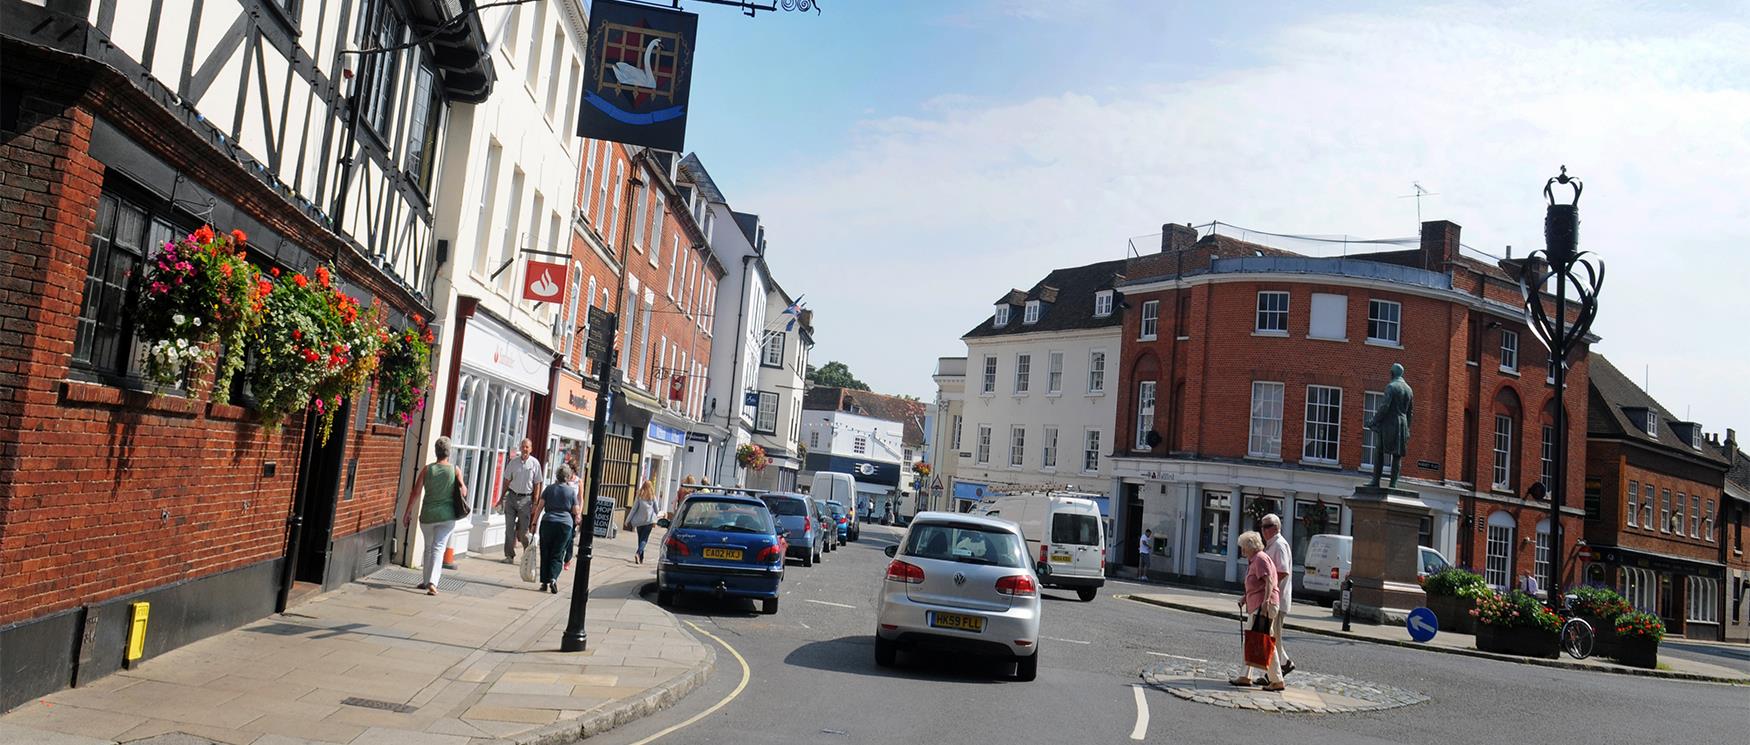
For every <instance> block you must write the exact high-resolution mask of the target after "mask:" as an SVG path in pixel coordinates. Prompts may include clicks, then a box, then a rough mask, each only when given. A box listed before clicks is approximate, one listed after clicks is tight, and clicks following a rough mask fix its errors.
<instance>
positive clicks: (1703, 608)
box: [1683, 577, 1720, 623]
mask: <svg viewBox="0 0 1750 745" xmlns="http://www.w3.org/2000/svg"><path fill="white" fill-rule="evenodd" d="M1687 606H1688V607H1687V609H1686V611H1685V613H1684V614H1683V615H1684V618H1686V619H1687V620H1690V621H1695V622H1698V623H1719V622H1720V581H1719V580H1717V579H1709V578H1707V577H1690V578H1689V601H1688V603H1687Z"/></svg>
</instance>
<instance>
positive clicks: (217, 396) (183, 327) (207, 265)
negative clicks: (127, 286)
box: [137, 225, 262, 404]
mask: <svg viewBox="0 0 1750 745" xmlns="http://www.w3.org/2000/svg"><path fill="white" fill-rule="evenodd" d="M247 240H248V237H247V236H245V235H244V234H243V231H241V230H233V231H231V233H230V234H229V235H219V234H217V233H214V232H213V229H212V227H211V226H206V225H203V226H201V227H200V229H198V230H196V231H194V232H193V233H191V234H189V235H188V236H187V237H184V238H182V239H180V240H176V241H170V242H166V243H165V244H164V245H163V246H162V247H160V248H159V250H158V253H157V254H156V255H154V257H153V260H152V261H151V262H149V263H148V264H147V267H146V274H145V276H144V277H143V287H144V288H145V289H144V292H143V293H141V295H140V300H139V306H138V309H137V310H138V313H139V318H138V325H137V329H138V334H139V338H140V340H141V342H142V343H144V344H145V346H146V361H145V370H144V372H145V374H146V377H147V379H149V380H150V381H152V382H153V383H154V384H155V385H156V386H157V387H158V389H159V390H160V391H162V389H163V388H166V387H169V386H174V385H177V384H179V383H182V382H184V381H185V380H188V379H190V378H199V377H201V376H202V375H204V374H205V373H206V372H207V371H208V370H209V369H212V368H213V367H214V363H215V362H216V363H217V365H216V367H217V377H216V378H215V380H214V384H213V401H214V402H216V403H221V404H222V403H227V402H228V401H229V400H230V393H231V378H232V376H234V375H235V374H236V373H237V371H238V370H240V369H242V367H243V361H244V358H245V355H246V354H247V351H246V347H247V342H248V339H249V334H250V332H251V331H253V330H254V329H255V327H256V325H257V324H258V323H259V322H260V317H261V312H262V297H261V294H260V291H259V287H258V285H257V282H258V277H259V275H260V272H259V271H257V270H256V268H255V267H254V266H253V265H251V264H250V263H249V261H248V259H247V258H246V257H245V255H244V252H243V245H244V243H245V242H246V241H247ZM215 342H217V343H218V345H219V347H220V350H215V349H214V348H213V346H214V343H215ZM221 350H222V354H221V353H220V352H221Z"/></svg>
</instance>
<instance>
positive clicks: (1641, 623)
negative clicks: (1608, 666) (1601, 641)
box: [1610, 611, 1665, 668]
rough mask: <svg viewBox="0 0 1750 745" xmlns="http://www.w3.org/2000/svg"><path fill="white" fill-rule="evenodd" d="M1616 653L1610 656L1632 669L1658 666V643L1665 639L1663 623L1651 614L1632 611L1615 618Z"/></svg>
mask: <svg viewBox="0 0 1750 745" xmlns="http://www.w3.org/2000/svg"><path fill="white" fill-rule="evenodd" d="M1615 630H1616V651H1615V652H1613V653H1612V654H1611V655H1610V656H1611V657H1613V658H1615V659H1616V661H1617V662H1621V663H1622V664H1624V665H1631V666H1634V667H1645V668H1655V667H1658V666H1659V642H1660V641H1662V640H1663V639H1664V638H1665V622H1664V621H1660V620H1659V617H1658V616H1655V615H1653V614H1651V613H1642V612H1640V611H1633V612H1629V613H1624V614H1622V615H1620V616H1617V617H1616V625H1615Z"/></svg>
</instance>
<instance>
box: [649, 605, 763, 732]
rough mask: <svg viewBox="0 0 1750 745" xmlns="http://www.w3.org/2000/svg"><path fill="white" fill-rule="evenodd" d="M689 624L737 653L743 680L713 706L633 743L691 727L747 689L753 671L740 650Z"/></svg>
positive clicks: (694, 624)
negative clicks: (749, 668)
mask: <svg viewBox="0 0 1750 745" xmlns="http://www.w3.org/2000/svg"><path fill="white" fill-rule="evenodd" d="M687 625H688V626H691V627H693V630H694V631H697V632H699V633H701V634H704V635H705V636H708V637H710V638H711V641H714V642H717V643H718V644H721V645H723V648H724V649H727V650H729V653H730V654H732V655H735V661H736V662H737V663H740V664H741V682H740V683H736V684H735V690H733V691H730V692H729V695H728V696H724V697H723V700H722V701H718V702H717V703H714V704H712V705H711V708H709V709H706V710H704V711H701V712H699V713H697V714H694V715H693V716H691V717H689V718H688V719H687V720H686V721H684V722H681V723H680V724H675V725H670V726H669V727H668V729H665V730H663V731H661V732H658V733H656V734H654V735H651V736H649V737H646V738H644V739H642V740H639V741H637V742H635V743H632V745H649V743H653V742H656V741H657V740H660V739H662V738H664V737H667V736H669V735H672V734H674V733H675V732H677V731H679V730H681V729H684V728H686V727H690V726H692V725H693V723H695V722H697V721H699V720H700V719H704V718H705V717H708V716H711V715H712V714H715V713H717V710H718V709H721V708H723V707H724V706H727V705H729V702H731V701H734V700H735V697H736V696H740V695H741V692H742V691H744V690H746V689H747V681H748V678H750V677H752V673H751V671H749V670H748V667H747V658H745V657H742V656H741V653H740V652H737V651H735V647H731V646H729V642H726V641H723V640H722V639H719V638H717V635H716V634H713V633H711V632H709V631H706V630H704V629H702V628H699V624H696V623H693V622H692V621H688V622H687Z"/></svg>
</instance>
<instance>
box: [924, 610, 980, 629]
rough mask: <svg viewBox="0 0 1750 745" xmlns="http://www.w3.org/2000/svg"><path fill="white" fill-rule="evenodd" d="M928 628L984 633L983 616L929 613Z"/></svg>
mask: <svg viewBox="0 0 1750 745" xmlns="http://www.w3.org/2000/svg"><path fill="white" fill-rule="evenodd" d="M930 626H931V627H932V628H938V629H957V630H959V631H971V632H973V633H978V634H982V633H984V616H969V615H966V614H964V613H943V612H941V611H931V612H930Z"/></svg>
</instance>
